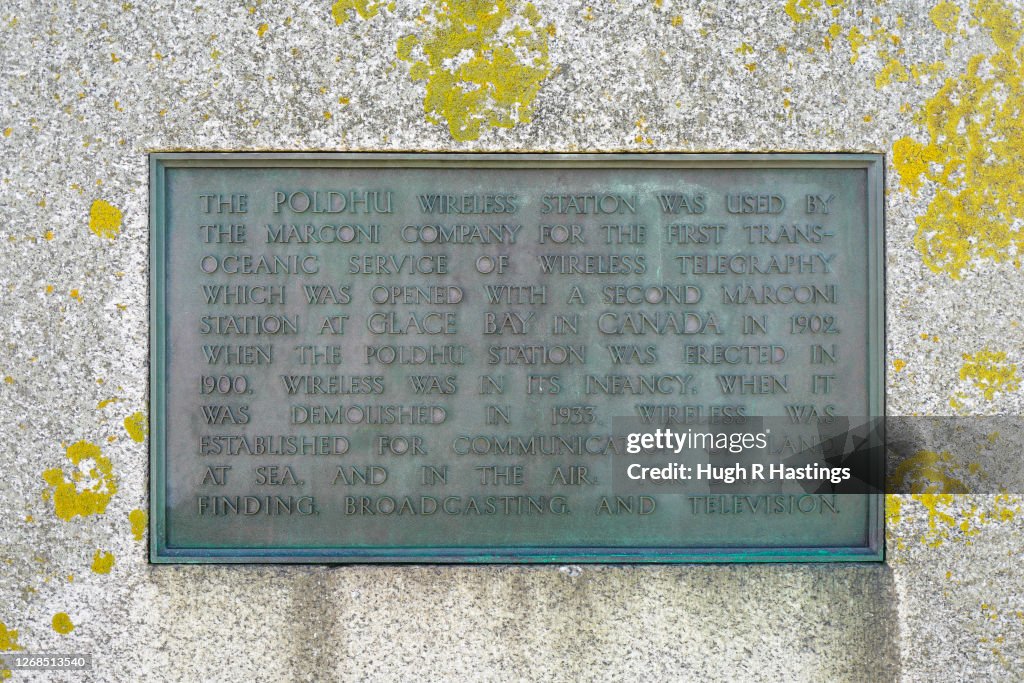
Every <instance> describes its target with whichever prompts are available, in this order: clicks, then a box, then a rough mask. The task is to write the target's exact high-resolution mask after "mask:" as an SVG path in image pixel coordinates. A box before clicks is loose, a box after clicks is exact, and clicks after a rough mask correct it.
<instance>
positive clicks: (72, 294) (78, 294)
mask: <svg viewBox="0 0 1024 683" xmlns="http://www.w3.org/2000/svg"><path fill="white" fill-rule="evenodd" d="M68 296H70V297H71V298H72V299H74V300H75V301H81V300H82V293H81V292H80V291H78V290H77V289H72V290H71V291H70V292H68Z"/></svg>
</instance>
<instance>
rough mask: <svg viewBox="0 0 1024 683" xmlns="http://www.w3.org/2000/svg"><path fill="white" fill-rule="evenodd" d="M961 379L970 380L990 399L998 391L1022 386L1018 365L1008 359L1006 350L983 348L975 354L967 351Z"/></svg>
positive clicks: (1015, 389)
mask: <svg viewBox="0 0 1024 683" xmlns="http://www.w3.org/2000/svg"><path fill="white" fill-rule="evenodd" d="M960 379H961V380H970V381H971V383H972V384H974V386H975V387H976V388H978V389H981V391H982V393H983V394H984V396H985V399H986V400H988V401H991V400H992V399H994V398H995V395H996V392H997V391H1002V392H1004V393H1007V392H1011V391H1017V389H1019V388H1020V377H1019V376H1018V375H1017V366H1016V364H1014V363H1009V362H1007V361H1006V353H1005V352H1004V351H990V350H989V349H983V350H981V351H979V352H978V353H975V354H967V353H965V354H964V364H963V366H962V367H961V368H960Z"/></svg>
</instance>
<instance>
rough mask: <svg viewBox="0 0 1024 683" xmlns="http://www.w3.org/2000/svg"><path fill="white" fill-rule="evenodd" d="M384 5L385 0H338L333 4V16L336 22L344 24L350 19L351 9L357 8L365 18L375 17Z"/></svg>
mask: <svg viewBox="0 0 1024 683" xmlns="http://www.w3.org/2000/svg"><path fill="white" fill-rule="evenodd" d="M383 6H384V3H383V2H374V1H373V0H337V2H335V3H334V4H333V5H332V6H331V16H332V17H334V23H336V24H344V23H345V22H346V21H348V19H349V10H355V11H356V13H358V14H359V16H360V17H362V18H363V19H373V18H374V17H375V16H377V13H378V12H380V8H381V7H383Z"/></svg>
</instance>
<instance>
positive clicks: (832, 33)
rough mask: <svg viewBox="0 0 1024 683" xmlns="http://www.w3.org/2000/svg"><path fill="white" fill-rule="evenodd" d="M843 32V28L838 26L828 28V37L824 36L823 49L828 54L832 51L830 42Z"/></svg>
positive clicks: (833, 25)
mask: <svg viewBox="0 0 1024 683" xmlns="http://www.w3.org/2000/svg"><path fill="white" fill-rule="evenodd" d="M842 32H843V27H842V26H840V25H839V24H832V25H831V26H829V27H828V35H826V36H825V41H824V42H825V49H826V50H828V51H829V52H831V51H832V41H834V40H835V39H836V38H838V37H839V34H841V33H842Z"/></svg>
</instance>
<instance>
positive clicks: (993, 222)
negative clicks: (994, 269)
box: [893, 0, 1024, 279]
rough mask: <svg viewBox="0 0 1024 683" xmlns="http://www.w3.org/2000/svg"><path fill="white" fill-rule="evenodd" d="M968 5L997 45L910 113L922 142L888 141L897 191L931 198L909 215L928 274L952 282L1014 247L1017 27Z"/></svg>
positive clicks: (1022, 94)
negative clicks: (927, 187) (929, 193)
mask: <svg viewBox="0 0 1024 683" xmlns="http://www.w3.org/2000/svg"><path fill="white" fill-rule="evenodd" d="M973 10H974V14H975V16H976V17H977V18H978V20H979V21H980V23H981V25H982V26H983V27H984V28H985V29H986V30H987V31H988V32H989V35H990V36H991V37H992V40H993V42H994V43H995V45H996V47H997V51H996V53H995V54H993V55H984V54H981V55H975V56H974V57H972V58H971V59H970V60H969V62H968V65H967V69H966V72H965V73H964V74H962V75H960V76H958V77H954V78H948V79H946V82H945V83H944V84H943V86H942V87H941V88H940V89H939V90H938V92H936V93H935V95H934V96H932V97H931V99H929V100H928V101H927V102H925V104H924V106H923V107H922V109H921V110H920V112H918V114H917V115H916V117H915V121H916V122H917V123H918V125H920V126H921V127H922V128H923V129H924V135H925V138H926V140H925V141H924V142H920V141H918V140H915V139H912V138H903V139H901V140H898V141H897V142H896V143H895V145H894V146H893V164H894V166H895V168H896V171H897V173H898V174H899V177H900V182H901V183H902V185H903V187H904V188H906V189H907V190H909V191H910V192H911V193H914V194H916V193H917V192H918V190H919V189H920V188H921V187H922V185H923V184H924V182H926V181H927V182H930V183H932V184H933V185H934V187H935V194H934V197H933V198H932V200H931V203H930V204H929V206H928V208H927V210H926V212H925V213H924V215H921V216H919V217H918V218H917V233H916V235H915V237H914V243H915V246H916V247H917V249H918V251H919V252H920V253H921V255H922V258H923V259H924V263H925V265H927V266H928V268H930V269H931V270H932V271H933V272H936V273H942V274H945V275H948V276H950V277H952V278H954V279H959V278H960V277H961V273H962V271H963V270H964V269H966V268H967V267H968V266H969V265H970V263H971V261H972V260H975V259H980V260H990V261H993V262H995V263H1001V262H1005V261H1010V262H1012V263H1013V264H1014V265H1015V266H1016V267H1020V259H1021V253H1022V250H1024V231H1022V230H1021V224H1022V222H1024V202H1021V201H1020V197H1021V195H1022V194H1024V156H1022V155H1021V154H1020V150H1021V149H1022V148H1024V127H1022V126H1021V125H1020V112H1021V111H1022V110H1024V50H1022V49H1019V48H1017V47H1016V46H1017V44H1018V42H1019V40H1020V37H1021V34H1022V31H1024V26H1022V24H1021V23H1020V21H1019V19H1018V18H1017V17H1016V15H1015V14H1014V12H1013V11H1012V10H1011V9H1010V8H1008V7H1007V6H1005V5H1003V4H1001V3H999V2H994V1H993V0H979V1H978V2H976V3H974V5H973Z"/></svg>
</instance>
